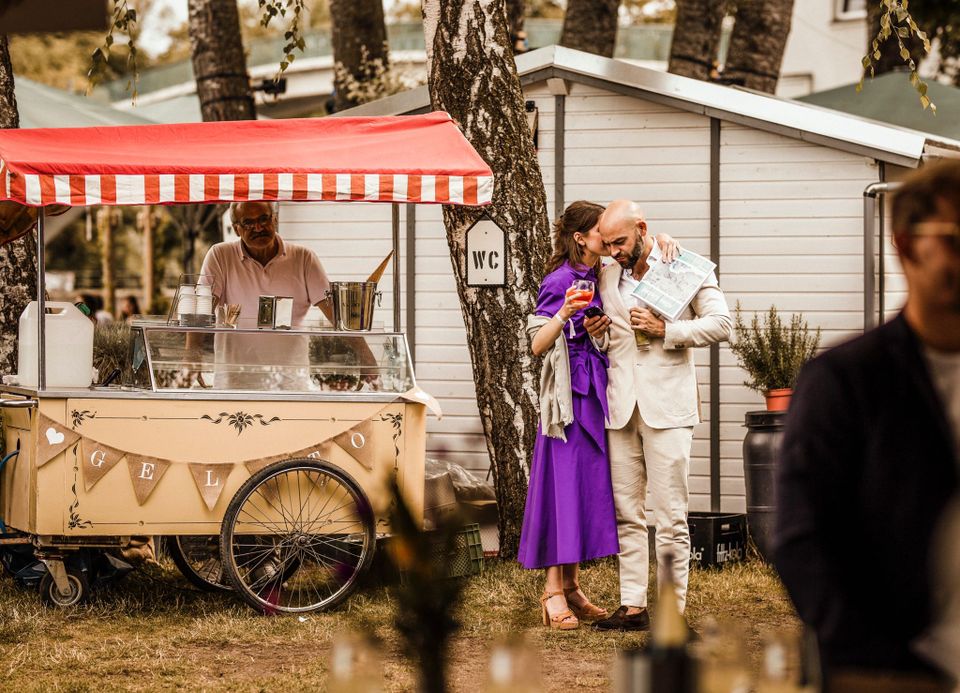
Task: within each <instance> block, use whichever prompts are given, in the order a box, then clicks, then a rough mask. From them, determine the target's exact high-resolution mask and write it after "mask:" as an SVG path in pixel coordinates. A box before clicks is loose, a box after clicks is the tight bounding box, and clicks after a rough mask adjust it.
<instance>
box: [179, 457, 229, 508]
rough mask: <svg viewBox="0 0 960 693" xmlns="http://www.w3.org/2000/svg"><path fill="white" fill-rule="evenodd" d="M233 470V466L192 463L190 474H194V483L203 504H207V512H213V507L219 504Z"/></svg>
mask: <svg viewBox="0 0 960 693" xmlns="http://www.w3.org/2000/svg"><path fill="white" fill-rule="evenodd" d="M231 469H233V465H232V464H203V463H197V462H191V463H190V473H191V474H193V481H194V483H195V484H196V485H197V490H198V491H199V492H200V495H201V496H202V497H203V502H204V503H206V504H207V510H213V506H215V505H216V504H217V500H218V499H219V498H220V494H221V493H223V488H224V486H226V485H227V477H228V476H230V470H231Z"/></svg>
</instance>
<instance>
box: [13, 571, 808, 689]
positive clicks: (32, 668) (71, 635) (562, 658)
mask: <svg viewBox="0 0 960 693" xmlns="http://www.w3.org/2000/svg"><path fill="white" fill-rule="evenodd" d="M541 580H542V573H541V572H539V571H525V570H522V569H520V568H519V567H518V566H517V565H516V564H514V563H500V562H491V563H488V565H487V569H486V570H485V572H484V574H483V575H481V576H477V577H474V578H471V579H470V580H469V582H468V583H467V585H466V588H465V590H464V595H463V601H462V603H461V605H460V607H459V608H458V611H457V617H458V619H459V621H460V623H461V624H462V625H461V628H460V630H459V632H458V634H457V636H456V637H455V638H454V640H453V643H452V647H451V652H450V666H449V670H448V672H449V673H448V675H449V680H450V684H451V689H452V690H455V691H468V692H470V693H474V692H475V691H477V690H478V689H482V688H483V687H484V686H485V685H486V682H487V681H488V670H489V661H490V654H491V650H492V649H493V647H494V645H495V644H497V643H499V642H502V641H503V640H505V639H507V638H510V639H513V640H516V639H518V638H519V639H522V640H523V641H524V642H525V643H526V646H527V647H528V648H530V649H531V650H532V651H533V652H534V654H535V661H536V662H537V665H538V666H539V668H540V671H541V684H542V689H543V690H545V691H567V690H569V689H571V688H574V689H586V690H591V689H603V690H606V689H608V688H609V685H610V675H611V670H612V668H613V662H614V660H615V658H616V653H617V651H618V650H621V649H624V648H633V647H643V646H644V645H645V643H646V640H647V637H648V636H647V634H645V633H626V634H624V633H602V632H597V631H592V630H590V629H587V628H581V629H579V630H577V631H573V632H568V633H559V632H551V631H550V630H549V629H546V628H544V627H543V626H541V625H540V621H539V611H538V607H539V603H538V600H537V598H538V596H539V594H540V591H541V590H542V585H541ZM581 582H582V584H583V585H584V588H585V589H586V590H587V592H588V594H589V595H590V596H591V598H593V600H594V601H595V602H596V603H598V604H602V605H604V606H607V607H609V608H613V607H615V606H616V604H617V602H618V588H617V571H616V564H615V562H614V561H612V560H604V561H596V562H593V563H591V564H590V565H588V566H586V567H585V569H584V570H583V574H582V577H581ZM391 589H392V588H386V587H379V586H372V587H368V588H366V589H364V590H363V591H361V592H359V593H358V594H356V595H354V596H353V597H351V598H350V599H349V600H348V601H347V602H346V603H345V604H344V605H342V606H341V607H340V608H339V609H338V610H337V611H335V612H331V613H325V614H310V615H309V616H307V617H305V618H304V619H303V620H300V619H298V618H297V617H272V618H268V617H264V616H259V615H257V614H256V613H254V612H253V611H252V610H250V609H248V608H247V607H245V606H244V605H242V604H240V603H238V602H237V601H236V600H234V599H233V598H232V597H231V596H230V595H217V594H205V593H202V592H197V591H195V590H193V589H191V588H189V587H188V586H187V585H186V583H185V582H184V581H183V579H182V578H180V577H179V575H178V574H177V573H176V572H175V570H174V569H173V568H172V566H165V567H164V569H162V570H152V571H149V572H146V573H135V574H133V575H130V576H128V577H127V578H126V579H125V580H124V581H123V582H121V583H119V584H118V585H116V586H115V587H114V588H112V589H109V590H104V591H102V592H99V593H97V594H96V595H95V596H94V598H93V600H92V602H91V603H90V604H88V605H85V606H83V607H79V608H75V609H72V610H67V611H57V610H51V609H46V608H45V607H43V606H41V605H40V603H39V599H38V597H37V595H36V594H34V593H30V592H24V591H22V590H19V589H17V588H16V587H14V586H13V584H12V583H11V581H10V580H9V579H6V578H2V579H0V680H3V681H4V688H5V689H6V690H18V691H33V690H43V691H96V692H99V691H102V690H127V691H148V690H149V691H153V690H175V689H189V690H201V691H225V690H230V691H261V690H270V691H273V690H293V689H297V690H302V689H304V688H306V689H323V688H324V687H325V686H326V682H327V677H328V675H329V663H330V653H331V647H332V645H333V640H334V638H335V637H336V635H337V634H338V633H343V632H347V631H352V632H364V633H368V634H370V635H371V636H372V637H373V638H374V639H375V640H376V642H377V643H378V644H377V651H378V653H379V657H380V660H381V662H382V671H383V685H384V689H385V690H388V691H406V690H411V689H412V688H415V685H416V678H415V669H414V666H413V665H412V664H411V663H410V662H409V661H408V660H407V659H406V658H405V657H404V656H403V652H402V647H401V642H400V640H399V637H398V635H397V632H396V631H395V630H394V628H393V619H394V615H395V614H394V600H393V597H392V592H391ZM651 610H652V611H653V616H654V618H656V605H655V604H652V606H651ZM687 616H688V619H689V621H690V623H691V625H692V626H693V628H694V629H699V628H702V626H703V624H704V623H705V621H706V620H707V619H710V618H716V619H720V620H724V619H726V620H732V621H736V622H737V623H739V624H740V627H741V629H742V632H743V634H744V641H745V642H746V643H747V649H748V654H749V656H750V658H751V659H752V660H753V661H754V662H758V661H759V656H760V652H761V645H762V639H763V637H764V633H765V632H767V631H770V630H784V629H787V630H792V631H794V632H795V631H797V630H798V629H799V624H798V622H797V620H796V617H795V616H794V614H793V610H792V608H791V606H790V604H789V601H788V600H787V598H786V596H785V594H784V592H783V589H782V587H781V586H780V584H779V582H778V581H777V579H776V576H775V574H774V573H773V571H772V570H771V569H770V568H769V567H767V566H765V565H763V564H761V563H748V564H744V565H742V566H733V567H730V568H727V569H725V570H723V571H693V573H692V574H691V583H690V597H689V600H688V610H687Z"/></svg>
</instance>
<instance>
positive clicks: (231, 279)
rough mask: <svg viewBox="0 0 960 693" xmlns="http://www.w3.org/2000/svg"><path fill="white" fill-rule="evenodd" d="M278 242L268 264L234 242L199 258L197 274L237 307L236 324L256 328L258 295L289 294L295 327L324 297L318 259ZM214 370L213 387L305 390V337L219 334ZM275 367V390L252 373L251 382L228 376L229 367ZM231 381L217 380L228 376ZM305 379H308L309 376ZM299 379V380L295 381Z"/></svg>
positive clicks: (326, 286) (323, 275) (324, 276)
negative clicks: (202, 276) (200, 267)
mask: <svg viewBox="0 0 960 693" xmlns="http://www.w3.org/2000/svg"><path fill="white" fill-rule="evenodd" d="M278 240H279V241H280V251H279V252H278V253H277V255H276V256H275V257H274V258H273V259H271V260H270V261H269V262H268V263H267V264H266V265H261V264H260V263H259V262H257V261H256V260H254V259H253V258H252V257H250V255H248V254H247V252H246V251H245V250H244V248H243V244H242V243H241V242H240V241H239V240H238V241H230V242H227V243H217V244H216V245H214V246H213V247H212V248H210V250H209V252H207V256H206V257H205V258H204V260H203V268H202V269H201V270H200V272H201V274H204V275H209V276H210V277H211V279H212V282H213V294H214V295H215V296H216V297H217V298H218V299H219V302H220V303H239V304H240V306H241V308H240V325H241V326H242V327H255V326H256V319H257V309H258V307H259V299H260V296H290V297H292V298H293V324H294V325H295V326H296V325H300V324H302V322H303V319H304V318H305V317H306V314H307V311H308V310H309V309H310V306H312V305H315V304H317V303H319V302H320V301H322V300H324V299H325V298H326V292H327V290H328V289H329V288H330V282H329V280H328V279H327V273H326V272H325V271H324V269H323V265H321V264H320V260H319V259H318V258H317V256H316V255H315V254H314V253H313V252H312V251H311V250H309V249H307V248H304V247H302V246H299V245H294V244H292V243H284V242H283V241H282V240H280V239H279V237H278ZM216 359H217V364H218V366H223V367H224V368H223V369H221V368H218V372H217V378H216V379H215V386H216V387H218V388H221V387H229V388H243V389H248V388H249V389H256V390H262V389H275V388H276V389H285V388H293V389H303V387H304V386H305V383H306V380H304V379H303V378H304V372H305V368H306V366H307V365H308V363H309V359H308V342H307V339H306V338H301V337H295V336H293V335H290V336H284V335H269V334H263V335H255V336H254V335H250V336H248V335H239V334H238V335H229V334H218V335H217V339H216ZM236 365H250V366H254V367H255V368H254V370H257V368H256V367H259V366H263V365H276V366H279V367H282V370H281V371H280V372H279V374H275V377H273V378H272V380H276V386H275V388H274V387H269V386H268V385H266V384H265V383H266V382H267V381H264V379H263V378H262V377H260V376H259V375H257V374H255V373H251V377H250V378H237V377H235V376H236V373H234V374H233V375H229V371H231V370H232V369H231V368H230V367H231V366H236ZM293 368H299V369H301V370H300V371H299V372H297V374H296V378H294V379H291V378H290V377H288V376H291V374H293V373H294V370H293ZM228 375H229V377H221V376H228ZM307 380H309V379H308V378H307ZM294 381H299V382H294Z"/></svg>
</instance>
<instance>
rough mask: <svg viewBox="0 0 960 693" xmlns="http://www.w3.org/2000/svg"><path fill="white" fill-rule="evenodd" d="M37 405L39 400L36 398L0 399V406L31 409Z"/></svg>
mask: <svg viewBox="0 0 960 693" xmlns="http://www.w3.org/2000/svg"><path fill="white" fill-rule="evenodd" d="M35 406H37V400H35V399H0V408H3V407H7V408H9V409H30V408H31V407H35Z"/></svg>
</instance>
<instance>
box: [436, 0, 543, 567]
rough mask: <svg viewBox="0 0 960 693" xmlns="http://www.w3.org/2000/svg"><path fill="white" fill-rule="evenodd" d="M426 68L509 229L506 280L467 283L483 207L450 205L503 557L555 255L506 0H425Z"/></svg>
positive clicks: (529, 425)
mask: <svg viewBox="0 0 960 693" xmlns="http://www.w3.org/2000/svg"><path fill="white" fill-rule="evenodd" d="M423 15H424V35H425V39H426V46H427V75H428V86H429V90H430V100H431V103H432V105H433V108H434V109H442V110H445V111H447V112H448V113H450V114H451V115H452V116H453V118H454V119H455V120H456V121H457V122H458V123H460V126H461V128H462V129H463V132H464V134H465V135H466V137H467V139H468V140H470V142H471V144H473V146H474V148H475V149H476V150H477V151H478V152H479V153H480V155H481V156H482V157H483V158H484V160H486V162H487V163H488V164H489V165H490V167H491V168H492V169H493V173H494V180H495V190H494V196H493V204H492V205H490V206H489V207H487V208H486V213H488V214H489V215H490V216H491V217H492V218H493V219H494V221H496V222H497V223H498V224H499V225H500V227H501V228H502V229H503V231H504V234H505V235H506V239H507V240H506V242H507V247H508V248H509V249H510V250H509V253H508V262H507V268H506V281H507V285H506V286H504V287H483V288H477V287H469V286H467V285H466V270H467V267H466V253H465V240H466V231H467V229H468V228H469V227H470V226H471V225H472V224H473V223H474V222H476V221H477V220H478V219H479V218H480V217H481V216H482V215H483V214H484V210H481V209H470V208H464V207H452V206H446V207H444V209H443V220H444V225H445V227H446V231H447V243H448V245H449V247H450V255H451V261H452V263H453V272H454V275H455V277H456V281H457V292H458V294H459V296H460V305H461V309H462V312H463V320H464V323H465V324H466V328H467V343H468V345H469V350H470V360H471V362H472V364H473V378H474V382H475V383H476V390H477V403H478V405H479V408H480V418H481V421H482V423H483V429H484V434H485V435H486V439H487V450H488V452H489V453H490V462H491V465H492V467H493V479H494V486H495V489H496V493H497V501H498V504H499V511H500V552H501V556H505V557H513V556H515V555H516V553H517V547H518V544H519V538H520V527H521V524H522V521H523V509H524V504H525V501H526V489H527V477H528V469H529V466H528V465H529V460H530V459H531V456H532V453H533V443H534V439H535V436H536V429H537V422H538V419H539V416H538V413H537V405H538V395H539V382H540V368H539V366H540V364H539V360H537V359H535V358H534V357H533V355H532V353H531V351H530V344H529V342H528V340H527V335H526V329H525V328H526V320H527V316H528V315H530V314H532V313H533V311H534V309H535V307H536V302H537V293H538V290H539V285H540V281H541V279H542V277H543V269H544V261H545V259H546V258H547V257H548V256H549V254H550V227H549V223H548V220H547V210H546V195H545V193H544V188H543V178H542V176H541V174H540V166H539V164H538V162H537V156H536V152H535V150H534V148H533V141H532V139H531V137H530V131H529V128H528V127H527V123H526V116H525V114H524V99H523V93H522V91H521V89H520V80H519V78H518V76H517V70H516V65H515V63H514V61H513V56H512V52H511V51H509V50H506V48H507V46H508V45H509V44H508V41H509V32H508V29H507V24H506V15H505V13H504V6H503V0H425V1H424V3H423Z"/></svg>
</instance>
